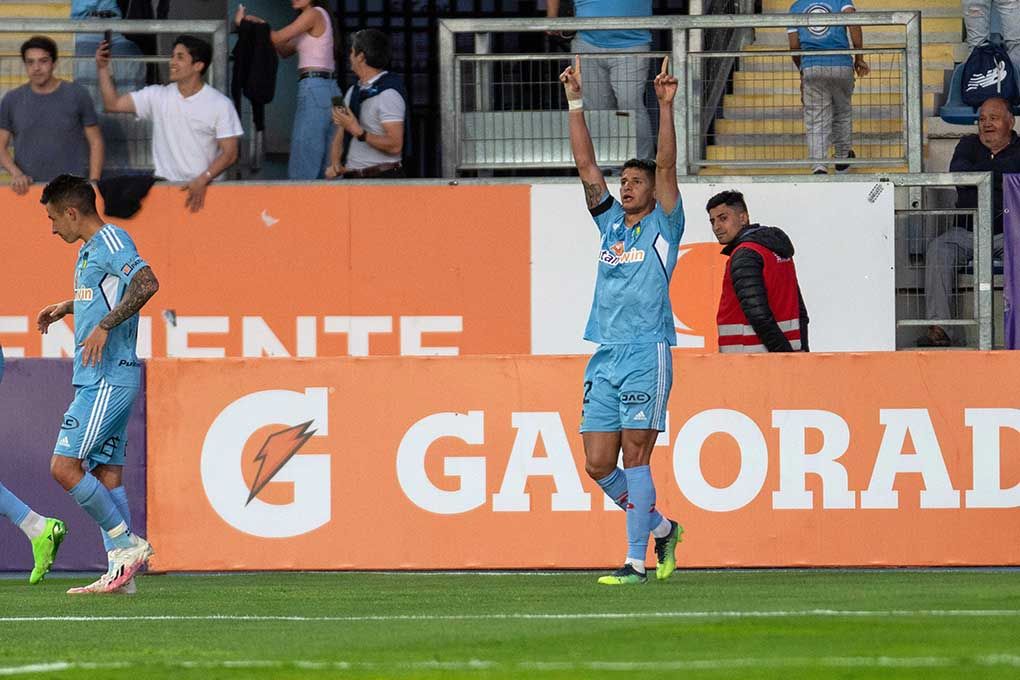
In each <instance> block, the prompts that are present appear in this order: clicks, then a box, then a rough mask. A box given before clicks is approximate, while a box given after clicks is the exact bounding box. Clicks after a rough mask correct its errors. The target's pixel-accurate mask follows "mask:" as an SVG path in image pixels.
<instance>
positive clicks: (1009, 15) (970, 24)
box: [963, 0, 1020, 71]
mask: <svg viewBox="0 0 1020 680" xmlns="http://www.w3.org/2000/svg"><path fill="white" fill-rule="evenodd" d="M993 10H994V11H996V12H998V13H999V19H1000V22H1001V31H1002V41H1003V42H1004V43H1006V50H1007V51H1008V52H1009V59H1010V61H1012V62H1013V68H1014V69H1016V70H1018V71H1020V2H1017V0H963V24H964V26H966V27H967V45H968V46H969V47H970V48H971V49H974V48H975V47H978V46H979V45H981V44H982V43H985V42H988V38H989V37H990V36H991V32H992V31H991V27H992V11H993Z"/></svg>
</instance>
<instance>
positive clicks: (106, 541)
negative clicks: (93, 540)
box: [99, 486, 131, 552]
mask: <svg viewBox="0 0 1020 680" xmlns="http://www.w3.org/2000/svg"><path fill="white" fill-rule="evenodd" d="M110 496H111V497H112V498H113V502H114V504H115V505H116V506H117V510H119V511H120V516H121V517H123V518H124V523H125V524H127V528H128V529H130V528H131V508H129V507H128V497H127V490H126V489H125V488H124V487H123V486H118V487H117V488H115V489H110ZM99 533H101V534H102V535H103V547H104V548H106V552H110V551H111V550H113V548H114V545H113V541H112V540H111V539H110V537H109V536H107V535H106V532H105V531H100V532H99Z"/></svg>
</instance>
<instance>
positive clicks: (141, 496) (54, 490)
mask: <svg viewBox="0 0 1020 680" xmlns="http://www.w3.org/2000/svg"><path fill="white" fill-rule="evenodd" d="M143 370H144V369H143ZM73 396H74V388H73V387H71V361H70V360H69V359H62V360H57V359H8V360H7V362H6V369H5V371H4V376H3V383H2V384H0V414H2V417H0V481H2V482H3V483H4V485H5V486H7V487H8V488H9V489H10V490H11V491H13V492H14V493H15V494H17V495H18V496H19V497H20V498H21V499H22V500H23V501H25V502H26V503H28V504H29V505H30V506H32V508H33V509H34V510H35V511H36V512H39V513H40V514H44V515H48V516H51V517H53V516H55V517H60V518H61V519H63V520H64V521H65V522H66V523H67V529H68V534H67V538H66V539H65V540H64V543H63V545H62V546H61V548H60V553H59V554H58V555H57V561H56V562H55V564H54V568H55V569H61V570H70V571H82V570H94V569H100V570H105V569H106V552H105V550H103V541H102V539H101V538H100V535H99V529H98V527H96V525H95V523H94V522H93V521H92V520H91V519H89V518H88V516H87V515H85V513H84V512H83V511H82V510H81V508H79V507H78V505H77V504H76V503H75V502H74V500H73V499H72V498H71V496H70V495H68V494H67V493H66V492H65V491H64V490H63V489H62V488H61V487H60V485H59V484H57V483H56V482H55V481H54V480H53V478H52V477H50V456H51V454H52V453H53V448H54V446H55V445H56V443H57V438H58V437H59V436H60V434H61V432H62V431H63V428H62V425H67V424H68V423H64V422H63V420H62V419H63V416H64V412H65V410H66V409H67V406H68V404H70V403H71V399H72V397H73ZM145 405H146V400H145V388H144V379H143V387H142V389H141V391H140V392H139V398H138V399H137V400H135V406H134V410H133V411H132V413H131V419H130V421H129V422H128V430H127V436H128V447H127V456H128V459H127V466H126V467H125V468H124V485H125V486H126V487H127V489H128V498H129V503H130V506H131V520H132V525H133V526H134V527H135V528H136V529H137V530H138V531H139V532H140V533H142V534H143V535H144V534H145V532H146V522H145V520H146V514H145V475H146V467H147V466H146V456H145V451H146V432H145ZM31 568H32V548H31V546H30V545H29V543H28V541H26V540H25V536H24V534H22V533H21V530H19V529H18V528H17V527H15V526H14V525H13V524H11V523H10V522H7V521H5V520H0V571H29V570H31Z"/></svg>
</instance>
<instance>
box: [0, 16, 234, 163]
mask: <svg viewBox="0 0 1020 680" xmlns="http://www.w3.org/2000/svg"><path fill="white" fill-rule="evenodd" d="M107 30H109V31H112V32H113V34H114V40H113V42H114V44H113V58H112V62H111V69H112V72H113V77H114V81H115V82H116V83H117V89H118V92H120V93H121V94H126V93H128V92H131V91H134V90H138V89H141V88H142V87H144V86H145V84H146V68H147V65H149V64H166V63H167V61H168V56H167V55H143V54H141V53H140V50H138V48H137V46H135V45H134V43H132V42H130V41H129V40H127V39H126V38H124V37H123V34H125V33H129V34H152V35H156V36H159V35H166V36H168V37H171V38H172V37H175V36H177V35H180V34H183V33H187V34H190V35H194V36H197V37H201V38H204V39H207V40H209V42H210V43H211V44H212V48H213V57H212V63H211V64H209V67H208V69H207V73H208V75H207V80H208V82H209V84H210V85H211V86H212V87H215V88H216V89H218V90H220V91H221V92H223V93H225V94H228V80H227V58H228V54H227V24H226V22H225V21H213V20H203V21H179V20H173V21H156V20H134V19H132V20H124V19H7V18H5V19H4V21H3V23H2V24H0V37H3V36H11V35H15V34H16V35H17V36H18V37H19V38H21V37H22V36H24V38H26V39H27V37H28V36H29V35H46V36H49V37H51V38H53V39H54V40H55V41H56V42H57V43H58V59H57V70H56V72H55V74H56V75H57V77H59V78H64V79H67V80H72V81H74V82H77V83H78V84H80V85H82V86H83V87H84V88H85V89H86V90H87V91H88V92H89V95H90V96H91V97H92V100H93V102H94V104H95V108H96V113H97V114H98V117H99V125H100V129H101V131H102V133H103V141H104V145H105V147H106V162H105V168H106V169H109V170H113V171H138V170H151V169H152V152H151V146H152V144H151V142H152V126H151V124H150V123H149V122H148V121H140V120H137V119H136V118H135V117H134V115H132V114H122V113H106V112H105V111H104V110H103V100H102V96H101V94H100V93H99V83H98V78H97V74H96V66H95V51H96V48H97V47H98V46H99V42H100V41H101V40H102V34H103V32H104V31H107ZM26 81H27V76H26V74H25V67H24V64H23V63H22V60H21V54H20V52H19V51H17V49H14V50H13V51H8V52H3V53H0V95H2V94H4V93H5V92H6V90H8V89H10V88H12V87H16V86H18V85H21V84H22V83H24V82H26ZM15 162H17V161H15Z"/></svg>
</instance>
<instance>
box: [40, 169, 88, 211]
mask: <svg viewBox="0 0 1020 680" xmlns="http://www.w3.org/2000/svg"><path fill="white" fill-rule="evenodd" d="M39 202H40V203H42V204H43V205H50V204H52V205H53V207H55V208H57V209H58V210H63V209H64V208H75V209H76V210H77V211H78V212H80V213H81V214H82V215H95V214H97V212H96V191H95V189H93V188H92V185H91V184H89V183H88V180H86V179H85V178H84V177H77V176H75V175H58V176H57V177H55V178H53V181H51V182H50V183H49V184H47V185H46V188H45V189H43V192H42V198H40V199H39Z"/></svg>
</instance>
